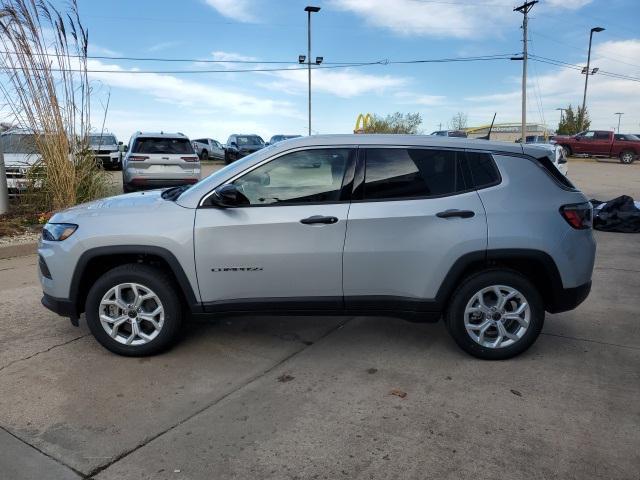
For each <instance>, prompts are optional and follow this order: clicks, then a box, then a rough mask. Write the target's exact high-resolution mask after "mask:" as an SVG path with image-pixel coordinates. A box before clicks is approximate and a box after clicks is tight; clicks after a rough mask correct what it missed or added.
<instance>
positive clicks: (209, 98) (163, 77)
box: [88, 60, 300, 118]
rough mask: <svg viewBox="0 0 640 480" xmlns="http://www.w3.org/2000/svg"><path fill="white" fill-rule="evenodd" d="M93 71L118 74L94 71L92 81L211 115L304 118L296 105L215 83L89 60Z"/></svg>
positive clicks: (91, 75)
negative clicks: (134, 69)
mask: <svg viewBox="0 0 640 480" xmlns="http://www.w3.org/2000/svg"><path fill="white" fill-rule="evenodd" d="M88 67H89V69H90V70H94V71H95V70H108V71H109V72H116V73H101V72H92V73H90V74H89V76H90V78H91V80H99V81H100V82H102V83H104V84H106V85H108V86H110V87H118V88H124V89H129V90H135V91H138V92H140V93H143V94H148V95H151V96H153V97H154V98H155V99H156V100H158V101H161V102H166V103H171V104H174V105H179V106H183V107H190V108H203V109H208V110H209V111H210V112H211V114H214V113H218V114H220V113H222V114H225V115H230V114H238V115H249V116H261V115H265V116H269V115H280V116H286V117H293V118H300V114H299V113H298V112H297V111H296V110H295V109H294V108H293V106H292V104H291V103H289V102H285V101H276V100H271V99H268V98H259V97H255V96H253V95H248V94H246V93H241V92H237V91H233V90H230V89H227V88H223V87H220V86H217V85H215V83H212V82H210V81H209V82H207V83H200V82H196V81H193V80H185V79H183V78H178V77H176V76H173V75H167V74H156V73H132V70H125V69H123V68H122V67H120V66H118V65H109V64H105V63H103V62H100V61H97V60H89V63H88Z"/></svg>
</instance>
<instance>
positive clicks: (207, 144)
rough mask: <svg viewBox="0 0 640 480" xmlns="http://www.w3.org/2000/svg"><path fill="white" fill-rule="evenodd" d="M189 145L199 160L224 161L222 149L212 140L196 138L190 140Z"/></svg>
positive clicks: (218, 143)
mask: <svg viewBox="0 0 640 480" xmlns="http://www.w3.org/2000/svg"><path fill="white" fill-rule="evenodd" d="M191 144H192V145H193V149H194V150H195V152H196V154H197V155H198V157H200V160H209V159H214V160H224V147H223V146H222V145H221V144H220V142H219V141H217V140H214V139H213V138H198V139H197V140H192V141H191Z"/></svg>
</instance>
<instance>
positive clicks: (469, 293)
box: [445, 270, 544, 360]
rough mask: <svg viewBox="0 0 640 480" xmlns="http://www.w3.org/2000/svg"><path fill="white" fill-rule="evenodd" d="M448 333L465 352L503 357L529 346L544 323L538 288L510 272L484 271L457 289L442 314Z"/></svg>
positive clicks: (483, 356) (479, 355)
mask: <svg viewBox="0 0 640 480" xmlns="http://www.w3.org/2000/svg"><path fill="white" fill-rule="evenodd" d="M445 322H446V326H447V329H448V330H449V333H450V334H451V336H452V337H453V339H454V340H455V341H456V343H457V344H458V345H459V346H460V347H461V348H462V349H463V350H465V351H466V352H467V353H470V354H471V355H473V356H475V357H478V358H482V359H485V360H503V359H507V358H511V357H514V356H516V355H518V354H520V353H522V352H524V351H525V350H527V349H528V348H529V347H530V346H531V345H532V344H533V343H534V342H535V340H536V339H537V338H538V335H539V334H540V331H541V330H542V325H543V324H544V304H543V302H542V298H541V297H540V294H539V293H538V291H537V290H536V288H535V287H534V286H533V285H532V284H531V282H529V281H528V280H527V279H526V278H525V277H523V276H522V275H520V274H519V273H517V272H514V271H511V270H487V271H484V272H480V273H477V274H475V275H472V276H471V277H469V278H467V279H466V280H465V281H464V282H463V283H462V284H461V285H460V287H458V289H457V290H456V292H455V293H454V294H453V297H452V299H451V302H450V306H449V308H448V310H447V312H446V314H445Z"/></svg>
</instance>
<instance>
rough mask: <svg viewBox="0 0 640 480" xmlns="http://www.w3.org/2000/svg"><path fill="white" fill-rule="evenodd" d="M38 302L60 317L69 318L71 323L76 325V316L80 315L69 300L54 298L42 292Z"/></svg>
mask: <svg viewBox="0 0 640 480" xmlns="http://www.w3.org/2000/svg"><path fill="white" fill-rule="evenodd" d="M40 302H41V303H42V305H44V306H45V307H46V308H48V309H49V310H51V311H52V312H54V313H57V314H58V315H60V316H62V317H69V318H70V319H71V323H73V324H74V325H76V326H77V325H78V317H79V316H80V315H79V313H78V309H77V308H76V305H75V303H74V302H72V301H71V300H68V299H66V298H55V297H52V296H51V295H48V294H46V293H43V294H42V299H41V300H40Z"/></svg>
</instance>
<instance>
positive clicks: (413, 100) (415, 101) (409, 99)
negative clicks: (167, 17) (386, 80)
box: [394, 92, 447, 107]
mask: <svg viewBox="0 0 640 480" xmlns="http://www.w3.org/2000/svg"><path fill="white" fill-rule="evenodd" d="M394 97H395V98H396V101H397V103H398V104H402V105H417V106H424V107H433V106H436V105H442V104H443V103H444V102H445V100H446V98H447V97H445V96H442V95H425V94H422V93H414V92H397V93H395V94H394Z"/></svg>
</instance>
